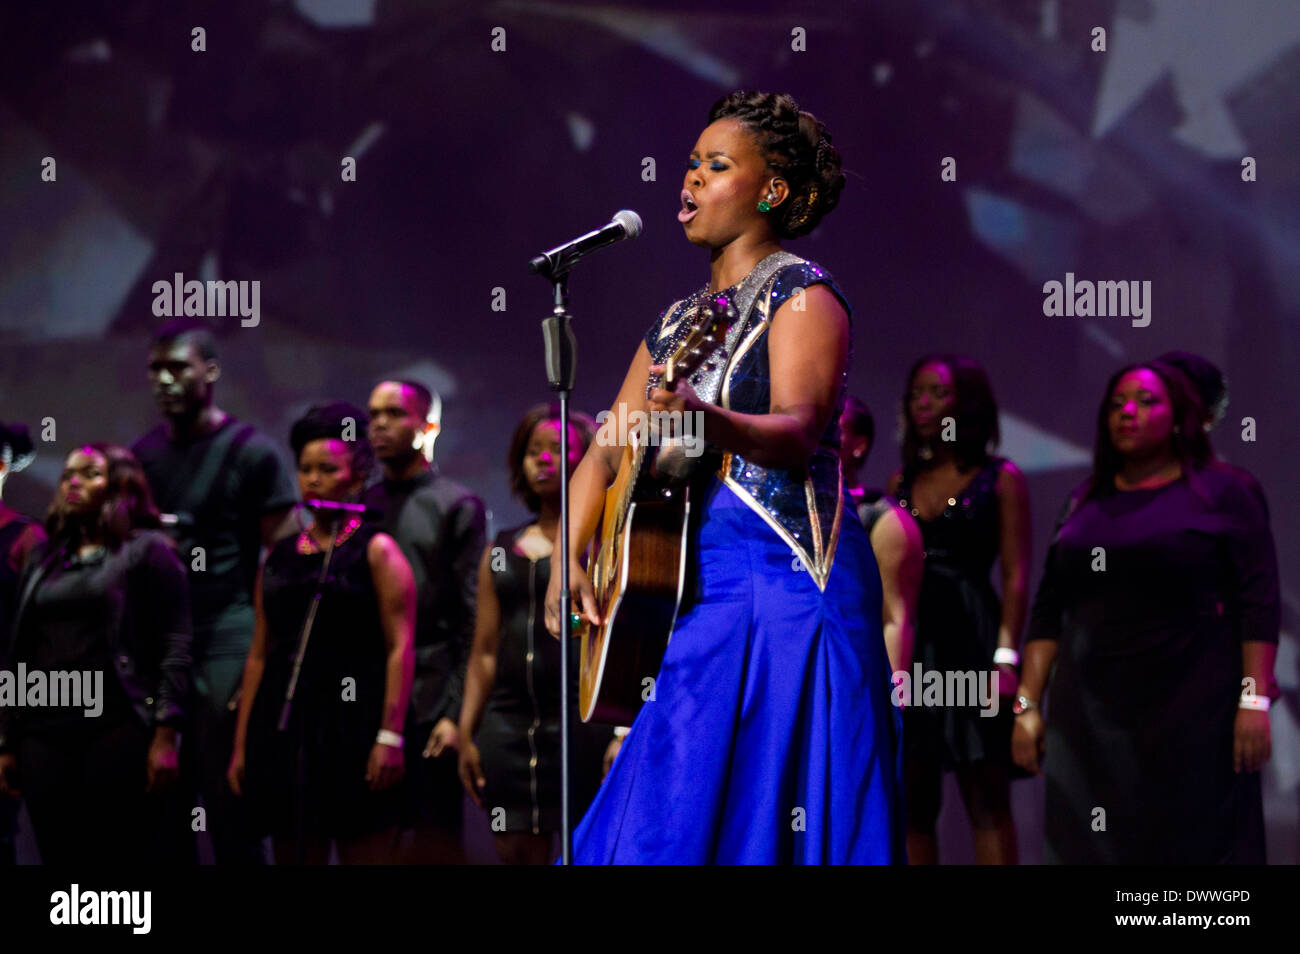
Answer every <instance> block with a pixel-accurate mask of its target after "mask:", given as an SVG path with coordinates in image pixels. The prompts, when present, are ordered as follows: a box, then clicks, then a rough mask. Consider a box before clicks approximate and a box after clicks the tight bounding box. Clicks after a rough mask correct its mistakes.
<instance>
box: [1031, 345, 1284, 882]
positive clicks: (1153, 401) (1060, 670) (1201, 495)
mask: <svg viewBox="0 0 1300 954" xmlns="http://www.w3.org/2000/svg"><path fill="white" fill-rule="evenodd" d="M1204 418H1205V409H1204V408H1203V407H1202V406H1201V404H1200V402H1199V401H1198V400H1197V399H1196V397H1195V394H1194V391H1193V390H1192V385H1191V384H1190V383H1189V382H1188V381H1187V380H1186V378H1184V376H1183V375H1182V374H1181V373H1180V372H1178V371H1177V370H1175V369H1174V368H1172V367H1170V366H1169V365H1166V364H1163V363H1161V362H1158V361H1151V362H1147V363H1145V364H1141V365H1134V366H1130V367H1127V368H1124V369H1122V370H1120V371H1119V372H1117V373H1116V374H1115V375H1114V376H1113V377H1112V378H1111V380H1110V382H1109V383H1108V384H1107V386H1106V391H1105V393H1104V394H1103V395H1102V400H1101V406H1100V407H1099V408H1098V411H1097V442H1096V451H1095V454H1094V463H1093V472H1092V476H1091V477H1090V478H1089V479H1088V480H1087V481H1086V482H1085V483H1084V484H1083V485H1082V486H1081V487H1080V488H1079V489H1078V490H1076V491H1075V493H1074V495H1072V498H1071V500H1070V501H1069V502H1068V503H1067V509H1066V514H1065V516H1064V518H1063V520H1062V522H1061V525H1060V526H1059V528H1058V530H1057V534H1056V538H1055V540H1054V541H1053V543H1052V547H1051V549H1050V551H1049V552H1048V554H1047V566H1046V569H1045V571H1044V574H1043V579H1042V582H1041V583H1040V585H1039V588H1038V594H1037V596H1036V597H1035V600H1034V609H1033V614H1032V617H1031V620H1030V626H1029V634H1028V640H1029V641H1028V642H1027V643H1026V646H1025V666H1024V676H1023V679H1022V682H1021V695H1020V698H1019V699H1018V700H1017V702H1016V712H1017V713H1018V715H1017V716H1016V722H1015V728H1014V730H1013V735H1012V745H1013V750H1014V754H1015V759H1016V761H1017V762H1018V763H1020V764H1021V765H1022V766H1024V767H1025V768H1026V769H1028V770H1030V771H1034V772H1037V771H1039V770H1040V768H1041V769H1042V770H1043V771H1044V773H1045V774H1046V776H1047V811H1046V832H1045V838H1046V846H1045V851H1044V860H1046V861H1048V862H1049V863H1050V862H1056V863H1065V864H1162V865H1168V864H1180V865H1185V864H1225V863H1235V864H1263V862H1264V817H1263V802H1262V797H1261V794H1260V778H1259V770H1260V769H1261V768H1262V767H1263V765H1264V763H1265V762H1266V761H1267V760H1268V757H1269V753H1270V741H1269V721H1268V706H1269V701H1270V696H1273V695H1276V694H1277V692H1276V689H1275V687H1274V683H1273V663H1274V659H1275V657H1276V654H1277V638H1278V615H1279V598H1278V577H1277V560H1276V556H1275V553H1274V549H1273V537H1272V534H1271V533H1270V532H1269V528H1268V519H1267V517H1266V515H1265V512H1264V508H1263V505H1262V504H1261V502H1260V500H1259V499H1258V498H1257V496H1256V494H1255V493H1253V492H1252V490H1251V489H1250V488H1249V487H1248V486H1247V485H1245V484H1243V483H1242V481H1241V479H1240V477H1239V476H1238V474H1237V473H1235V472H1234V470H1233V469H1232V468H1228V467H1226V466H1224V465H1221V464H1219V463H1218V462H1216V461H1214V460H1212V458H1211V455H1210V448H1209V444H1208V442H1207V440H1206V435H1205V430H1204V427H1203V422H1204ZM1053 663H1055V670H1054V671H1053V668H1052V667H1053ZM1049 672H1051V673H1052V675H1051V682H1050V686H1051V692H1050V694H1049V699H1048V703H1049V706H1048V713H1047V720H1046V723H1044V720H1043V717H1042V715H1041V714H1040V708H1039V707H1040V705H1041V703H1042V701H1043V699H1042V692H1043V690H1044V688H1045V687H1046V686H1047V685H1048V684H1049V683H1048V674H1049Z"/></svg>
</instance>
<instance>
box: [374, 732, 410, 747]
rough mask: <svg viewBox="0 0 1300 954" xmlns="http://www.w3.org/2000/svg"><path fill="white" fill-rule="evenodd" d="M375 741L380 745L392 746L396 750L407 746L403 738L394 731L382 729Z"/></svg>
mask: <svg viewBox="0 0 1300 954" xmlns="http://www.w3.org/2000/svg"><path fill="white" fill-rule="evenodd" d="M375 741H376V742H378V743H379V744H380V745H387V746H391V747H392V748H394V749H400V748H402V747H403V746H404V745H405V744H406V743H405V741H404V740H403V739H402V737H401V736H400V735H398V734H397V733H396V732H394V731H393V730H392V729H380V730H379V734H378V735H377V736H375Z"/></svg>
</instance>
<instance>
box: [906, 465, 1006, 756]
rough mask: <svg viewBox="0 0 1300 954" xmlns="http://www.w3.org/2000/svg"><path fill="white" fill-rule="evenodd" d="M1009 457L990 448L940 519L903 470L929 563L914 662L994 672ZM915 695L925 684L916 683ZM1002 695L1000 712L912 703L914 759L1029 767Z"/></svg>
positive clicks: (929, 667) (909, 744)
mask: <svg viewBox="0 0 1300 954" xmlns="http://www.w3.org/2000/svg"><path fill="white" fill-rule="evenodd" d="M1005 462H1006V461H1005V458H1002V457H996V456H992V455H990V456H989V458H988V459H987V460H986V461H985V462H984V466H983V467H982V468H981V469H980V471H979V473H978V474H976V476H975V477H974V479H973V480H972V482H971V483H970V484H968V485H967V487H966V489H965V490H963V491H962V492H961V494H960V495H959V496H957V497H951V498H949V500H950V501H952V503H950V504H949V505H948V506H947V507H946V508H944V511H943V513H942V514H940V515H939V516H937V517H935V518H934V519H933V520H925V519H923V518H922V517H921V515H920V513H919V512H918V511H917V509H916V507H915V506H913V504H912V476H911V475H909V474H907V473H904V475H903V478H902V480H901V481H900V483H899V487H898V503H899V506H901V507H902V508H903V509H904V510H907V511H908V512H909V513H911V515H912V516H913V518H915V520H916V523H917V525H918V526H919V527H920V528H921V537H922V539H923V541H924V543H925V570H924V573H923V575H922V577H921V592H920V596H919V598H918V600H917V610H916V644H915V647H914V649H913V654H912V659H913V670H915V667H916V666H917V665H918V664H919V665H920V666H921V669H922V672H932V671H933V672H937V673H948V672H976V673H979V672H989V671H991V670H992V669H993V652H994V650H996V649H997V646H998V628H999V627H1000V625H1001V623H1002V601H1001V600H1000V599H999V598H998V594H997V591H996V590H995V589H994V588H993V583H992V581H991V579H990V572H991V570H992V568H993V561H994V560H995V559H997V556H998V549H999V544H1000V541H1001V535H1000V526H1001V521H1000V518H999V516H998V494H997V482H998V474H999V472H1000V471H1001V469H1002V465H1003V464H1004V463H1005ZM912 692H913V696H914V698H915V697H918V696H919V695H920V688H919V687H916V686H915V685H914V686H913V689H912ZM1006 702H1007V704H1003V703H1004V700H1001V699H999V700H998V712H997V715H995V716H991V717H990V716H986V715H981V712H982V711H983V710H982V709H981V707H979V706H976V705H964V706H952V705H949V706H928V707H927V706H922V705H913V706H909V707H908V708H907V709H905V710H904V713H903V719H904V722H903V726H904V731H903V746H904V750H905V751H906V753H907V757H908V759H909V760H912V759H921V760H923V761H925V762H928V763H932V764H938V765H939V766H940V768H941V769H943V770H945V771H947V770H950V769H954V768H957V767H958V766H965V765H969V764H971V763H974V762H978V761H982V760H986V759H987V760H990V761H993V762H1000V763H1003V764H1005V765H1006V766H1007V767H1008V769H1009V770H1010V774H1011V776H1012V777H1021V776H1022V775H1023V773H1022V772H1021V771H1020V770H1017V769H1016V768H1015V767H1014V763H1013V762H1012V761H1011V725H1012V720H1013V719H1014V715H1013V714H1012V712H1011V706H1010V704H1009V700H1006Z"/></svg>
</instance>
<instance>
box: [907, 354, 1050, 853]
mask: <svg viewBox="0 0 1300 954" xmlns="http://www.w3.org/2000/svg"><path fill="white" fill-rule="evenodd" d="M903 410H904V423H905V429H904V434H903V467H902V469H901V470H899V471H898V472H897V473H896V474H894V477H893V479H892V480H891V481H890V485H889V491H890V492H891V493H892V494H893V495H894V496H895V497H896V498H898V502H899V506H901V507H903V508H904V509H905V510H907V511H908V512H909V513H911V515H912V516H913V517H914V518H915V519H916V521H917V523H918V524H919V525H920V527H921V536H922V537H923V538H924V541H925V569H924V572H923V575H922V578H921V594H920V597H919V600H918V605H917V616H916V645H915V649H914V651H913V659H914V663H913V666H914V667H915V666H917V665H919V666H920V667H921V671H922V673H923V674H924V673H936V674H939V675H941V676H943V677H944V679H945V683H946V682H947V679H948V675H947V674H949V673H971V674H973V675H972V676H971V677H970V678H971V680H972V681H974V680H976V679H989V680H990V681H991V675H992V674H994V673H996V675H997V692H996V693H992V692H990V693H989V694H988V704H987V705H985V704H982V703H980V701H979V700H978V699H976V700H971V699H966V700H964V704H956V703H957V700H955V699H949V698H945V699H943V700H942V703H943V704H941V705H937V706H936V705H926V704H923V703H924V702H925V701H927V700H925V699H924V698H923V693H922V688H921V686H918V685H916V683H915V680H913V683H912V686H911V695H912V704H911V705H909V706H908V707H907V708H906V709H905V710H904V713H903V720H904V721H903V726H904V731H903V749H904V753H905V771H906V774H907V798H908V818H907V857H908V861H909V862H910V863H912V864H935V863H937V861H938V855H939V849H938V843H937V841H936V839H935V823H936V821H937V819H938V817H939V807H940V793H941V781H942V774H943V772H945V771H948V770H955V771H956V773H957V782H958V785H959V786H960V787H961V793H962V800H963V801H964V802H965V803H966V813H967V815H969V817H970V823H971V830H972V833H973V836H974V842H975V860H976V861H977V862H978V863H979V864H1015V862H1016V854H1017V851H1016V830H1015V824H1014V822H1013V821H1012V818H1011V791H1010V789H1011V778H1012V777H1013V774H1014V771H1013V770H1014V766H1013V765H1012V762H1011V749H1010V745H1011V711H1010V702H1011V699H1012V698H1013V697H1014V696H1015V690H1016V664H1017V663H1018V662H1019V656H1018V655H1017V653H1016V650H1015V647H1016V646H1017V645H1019V641H1020V628H1021V626H1022V624H1023V622H1024V618H1025V612H1026V608H1027V605H1028V601H1029V495H1028V491H1027V489H1026V486H1025V478H1024V475H1022V474H1021V472H1020V470H1019V468H1017V467H1016V465H1015V464H1013V463H1012V462H1011V461H1009V460H1007V459H1006V458H1003V457H996V456H994V455H992V454H990V453H989V452H988V448H989V447H990V446H991V445H996V444H997V441H998V409H997V404H996V402H995V401H994V399H993V389H992V387H991V386H990V385H989V380H988V376H987V375H986V374H985V373H984V369H983V368H981V367H980V366H979V365H978V364H976V363H975V362H974V361H972V360H971V359H970V358H966V357H962V356H958V355H930V356H927V357H924V358H921V359H920V360H919V361H917V362H916V364H914V365H913V366H912V370H911V372H910V373H909V374H908V376H907V390H906V391H905V392H904V394H903ZM994 560H997V561H999V563H1000V565H1001V570H1002V597H1001V599H999V598H998V594H997V592H996V591H995V590H994V588H993V584H992V582H991V581H990V579H989V574H990V571H991V569H992V567H993V561H994ZM968 684H969V683H968ZM986 685H987V684H986ZM989 688H990V689H991V686H989Z"/></svg>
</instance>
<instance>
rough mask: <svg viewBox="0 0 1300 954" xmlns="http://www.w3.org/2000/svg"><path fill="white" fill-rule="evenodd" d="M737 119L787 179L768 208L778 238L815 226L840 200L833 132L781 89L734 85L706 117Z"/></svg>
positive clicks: (841, 182)
mask: <svg viewBox="0 0 1300 954" xmlns="http://www.w3.org/2000/svg"><path fill="white" fill-rule="evenodd" d="M719 119H737V120H739V121H740V124H741V125H742V126H744V127H745V129H746V130H747V131H748V132H749V134H750V135H751V136H753V137H754V141H755V143H756V144H757V145H758V150H759V152H760V153H761V154H762V156H763V158H764V159H765V160H767V164H768V165H769V166H770V167H771V168H772V169H773V170H774V171H775V172H776V174H777V175H779V176H780V177H781V178H782V179H784V180H785V181H786V182H787V183H789V185H790V197H789V198H788V199H787V200H786V201H785V202H782V203H781V204H780V205H779V206H777V207H776V208H774V209H773V210H772V212H771V221H772V226H773V228H775V230H776V233H777V235H778V236H780V237H781V238H798V237H799V236H801V235H807V234H808V233H809V232H811V231H812V230H813V229H815V228H816V227H817V223H818V222H820V221H821V220H822V216H824V215H825V214H826V213H828V212H830V211H831V209H833V208H835V206H836V205H837V204H838V203H839V201H840V191H841V190H842V189H843V188H844V174H843V173H842V172H840V154H839V150H837V149H836V148H835V147H834V146H832V145H831V134H830V133H829V132H827V131H826V126H825V125H824V124H823V123H821V122H820V121H819V120H818V119H817V117H816V116H814V115H813V114H812V113H809V112H805V111H803V110H801V109H800V108H799V104H798V103H796V102H795V101H794V99H793V97H790V96H788V95H786V94H785V93H756V92H749V91H747V90H738V91H737V92H734V93H732V94H731V95H730V96H724V97H723V98H722V99H720V100H718V101H717V102H716V103H714V104H713V108H712V109H710V110H709V122H710V123H714V122H717V121H718V120H719Z"/></svg>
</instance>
